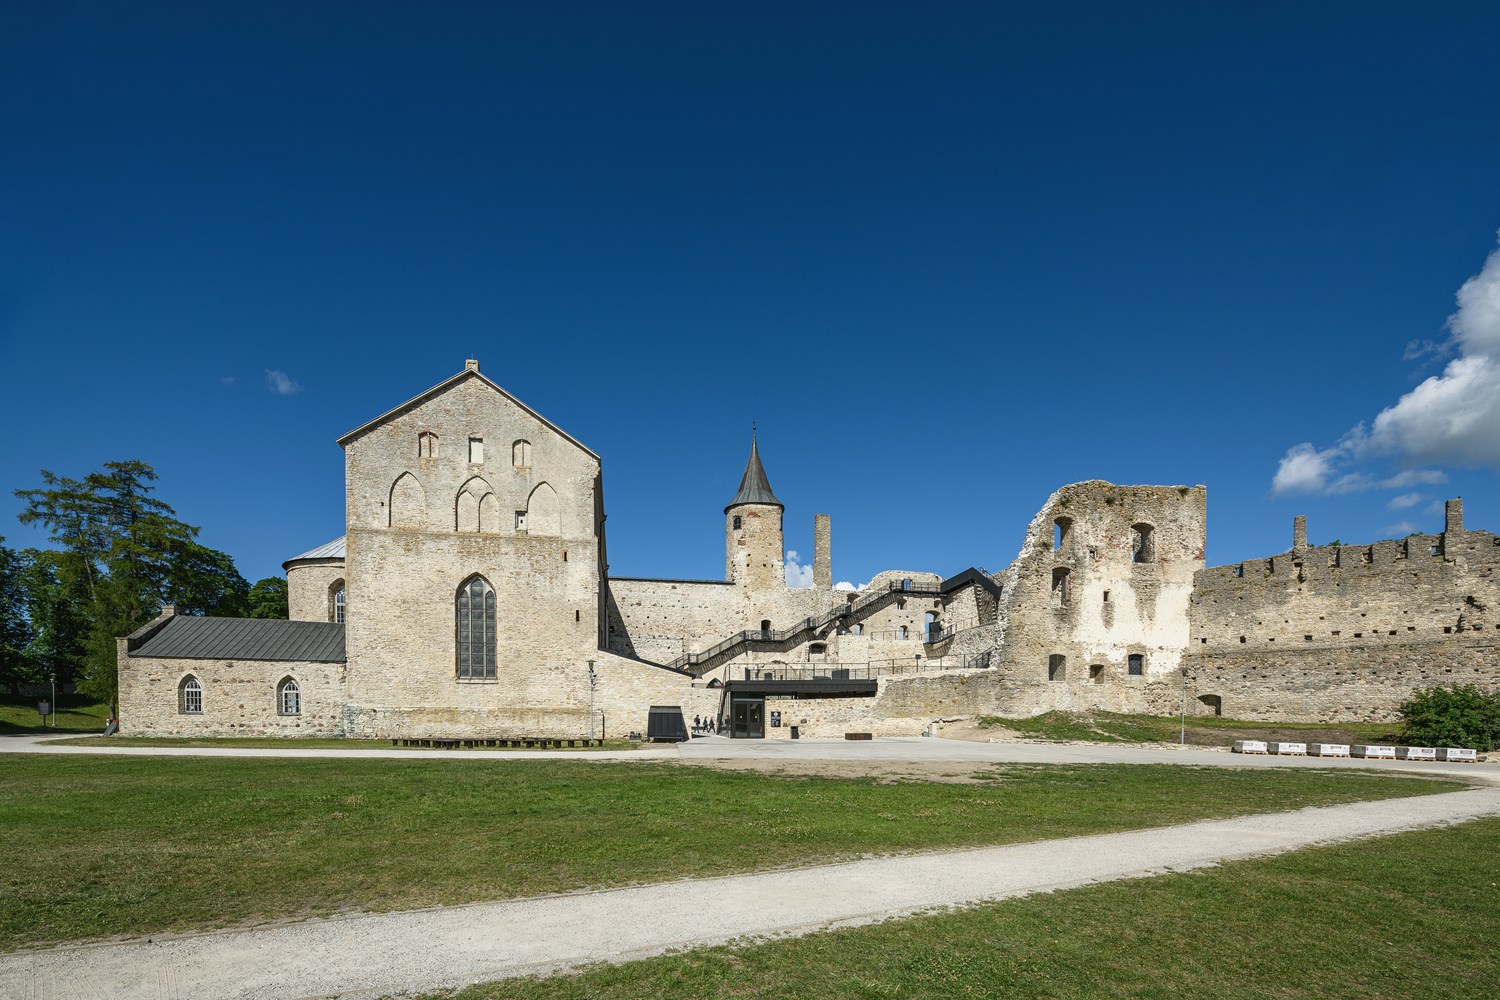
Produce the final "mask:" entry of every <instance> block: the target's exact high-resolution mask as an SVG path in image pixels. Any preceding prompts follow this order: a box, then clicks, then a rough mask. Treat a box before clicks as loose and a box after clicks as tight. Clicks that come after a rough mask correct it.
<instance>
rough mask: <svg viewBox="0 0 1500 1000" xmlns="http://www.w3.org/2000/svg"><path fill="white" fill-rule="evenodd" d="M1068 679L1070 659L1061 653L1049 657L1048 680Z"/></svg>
mask: <svg viewBox="0 0 1500 1000" xmlns="http://www.w3.org/2000/svg"><path fill="white" fill-rule="evenodd" d="M1067 679H1068V658H1067V657H1066V656H1063V655H1062V654H1061V653H1053V654H1052V655H1051V656H1049V657H1047V680H1049V681H1065V680H1067Z"/></svg>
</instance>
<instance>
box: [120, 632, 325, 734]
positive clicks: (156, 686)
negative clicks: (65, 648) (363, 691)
mask: <svg viewBox="0 0 1500 1000" xmlns="http://www.w3.org/2000/svg"><path fill="white" fill-rule="evenodd" d="M121 642H124V640H121ZM119 677H120V733H121V734H122V735H124V736H342V735H345V734H344V731H343V724H342V715H343V704H344V680H345V674H344V664H342V663H304V662H299V661H288V660H187V659H176V658H171V659H167V658H157V657H142V656H136V657H131V656H125V655H122V656H121V657H120V662H119ZM188 677H194V678H196V679H197V680H198V683H199V684H200V685H202V687H203V711H202V712H201V713H187V712H182V711H180V707H181V705H180V702H179V689H180V687H181V685H182V684H183V683H184V682H185V681H186V680H187V678H188ZM288 677H290V678H292V679H293V680H295V681H296V683H297V687H298V696H299V697H298V701H299V704H300V709H301V710H300V712H298V714H296V715H282V714H281V713H280V711H279V709H280V706H279V704H278V699H277V690H278V686H279V685H280V684H281V682H282V681H283V680H285V679H286V678H288Z"/></svg>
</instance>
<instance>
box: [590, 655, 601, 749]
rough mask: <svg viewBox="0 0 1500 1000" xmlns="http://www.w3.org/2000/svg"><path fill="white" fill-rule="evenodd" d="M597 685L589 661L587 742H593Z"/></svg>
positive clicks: (597, 679)
mask: <svg viewBox="0 0 1500 1000" xmlns="http://www.w3.org/2000/svg"><path fill="white" fill-rule="evenodd" d="M598 683H599V675H598V674H596V673H594V661H593V660H590V661H589V742H590V743H592V742H593V741H594V685H596V684H598Z"/></svg>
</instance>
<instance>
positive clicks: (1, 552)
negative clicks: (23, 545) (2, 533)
mask: <svg viewBox="0 0 1500 1000" xmlns="http://www.w3.org/2000/svg"><path fill="white" fill-rule="evenodd" d="M3 541H5V539H4V537H0V542H3ZM24 571H25V562H24V559H23V557H22V555H21V553H19V552H17V551H16V550H15V549H8V548H6V547H5V546H4V545H0V684H4V685H5V686H6V687H8V688H10V689H11V693H13V694H15V695H16V696H18V697H19V696H20V694H21V685H22V684H23V683H25V682H26V681H27V680H29V679H30V678H29V672H28V670H27V666H28V664H27V663H26V647H27V646H28V645H30V644H31V622H30V620H29V619H28V618H27V616H26V590H25V587H24V580H23V575H24Z"/></svg>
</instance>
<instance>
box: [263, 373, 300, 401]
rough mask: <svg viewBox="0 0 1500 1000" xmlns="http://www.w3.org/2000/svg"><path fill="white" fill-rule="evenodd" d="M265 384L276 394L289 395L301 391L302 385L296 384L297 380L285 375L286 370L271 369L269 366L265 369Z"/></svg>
mask: <svg viewBox="0 0 1500 1000" xmlns="http://www.w3.org/2000/svg"><path fill="white" fill-rule="evenodd" d="M266 384H267V385H269V386H270V387H271V391H272V392H274V393H276V395H278V396H290V395H292V394H293V393H297V392H301V391H302V387H301V386H300V385H298V384H297V381H296V380H295V379H293V378H292V377H291V376H289V375H287V373H286V372H282V371H273V370H272V369H270V368H267V369H266Z"/></svg>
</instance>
